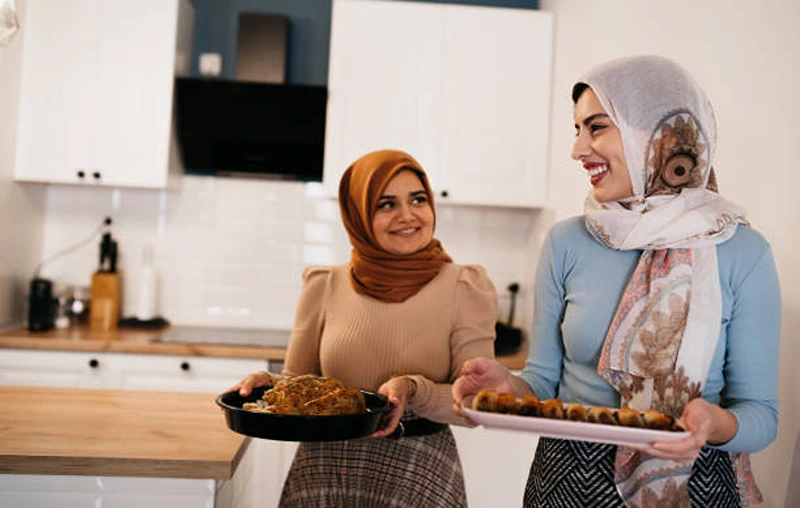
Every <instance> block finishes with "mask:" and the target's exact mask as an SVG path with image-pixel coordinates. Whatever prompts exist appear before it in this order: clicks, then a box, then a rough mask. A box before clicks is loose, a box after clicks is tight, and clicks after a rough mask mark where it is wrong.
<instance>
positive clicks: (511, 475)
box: [451, 425, 539, 506]
mask: <svg viewBox="0 0 800 508" xmlns="http://www.w3.org/2000/svg"><path fill="white" fill-rule="evenodd" d="M451 429H452V430H453V434H454V435H455V437H456V444H457V445H458V453H459V456H460V457H461V465H462V466H463V468H464V484H465V485H466V488H467V501H468V503H469V506H522V500H523V497H524V495H525V483H526V482H527V481H528V472H529V471H530V468H531V463H532V462H533V455H534V453H535V452H536V445H537V444H538V442H539V436H538V435H536V434H530V433H527V432H515V431H510V430H497V429H485V428H483V427H475V428H472V429H470V428H465V427H459V426H456V425H452V426H451Z"/></svg>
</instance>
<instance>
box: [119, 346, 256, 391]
mask: <svg viewBox="0 0 800 508" xmlns="http://www.w3.org/2000/svg"><path fill="white" fill-rule="evenodd" d="M114 356H115V366H114V367H115V368H114V380H113V383H114V387H115V388H119V389H124V390H153V391H171V392H175V391H176V392H205V393H222V392H223V391H225V390H227V389H228V388H230V387H231V386H233V385H234V384H236V383H237V382H238V381H240V380H241V379H242V378H244V377H245V376H246V375H247V374H249V373H251V372H255V371H259V370H266V369H267V362H266V361H265V360H248V359H238V358H207V357H197V356H192V357H180V356H167V355H132V354H124V355H123V354H120V355H114Z"/></svg>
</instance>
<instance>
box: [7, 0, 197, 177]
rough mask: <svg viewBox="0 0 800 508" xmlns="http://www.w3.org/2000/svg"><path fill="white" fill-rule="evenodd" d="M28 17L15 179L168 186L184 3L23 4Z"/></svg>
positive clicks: (185, 31)
mask: <svg viewBox="0 0 800 508" xmlns="http://www.w3.org/2000/svg"><path fill="white" fill-rule="evenodd" d="M24 14H25V18H24V19H23V20H22V23H21V25H22V27H23V28H22V33H21V36H22V39H23V42H22V43H23V54H22V76H21V87H20V105H19V108H20V109H19V126H18V132H17V147H16V164H15V168H14V177H15V179H17V180H20V181H33V182H49V183H75V184H80V183H87V184H96V185H113V186H135V187H154V188H161V187H165V186H166V184H167V180H168V175H169V170H170V167H171V166H172V169H173V171H175V172H178V171H179V169H180V168H177V167H175V163H176V161H175V160H174V158H173V160H170V155H171V136H172V134H173V133H172V131H171V126H172V89H173V82H174V77H175V76H176V74H177V75H187V74H188V72H189V58H188V56H187V55H189V54H190V52H191V35H192V34H191V29H192V24H193V23H192V19H193V7H192V6H191V3H190V1H189V0H139V1H136V2H130V1H126V0H29V1H28V2H27V3H26V9H25V11H24ZM187 19H188V20H189V21H188V22H187Z"/></svg>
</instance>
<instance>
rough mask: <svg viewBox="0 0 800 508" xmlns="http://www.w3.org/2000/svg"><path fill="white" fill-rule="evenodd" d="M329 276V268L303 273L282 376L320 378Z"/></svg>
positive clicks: (307, 270)
mask: <svg viewBox="0 0 800 508" xmlns="http://www.w3.org/2000/svg"><path fill="white" fill-rule="evenodd" d="M331 273H332V269H331V268H330V267H320V266H309V267H307V268H306V269H305V270H303V289H302V290H301V292H300V298H299V299H298V301H297V310H296V312H295V317H294V326H293V327H292V333H291V335H290V337H289V345H288V347H287V349H286V358H285V360H284V365H283V374H285V375H288V376H299V375H301V374H317V375H319V374H320V365H319V343H320V338H321V337H322V329H323V327H324V326H325V302H326V300H327V290H328V282H329V280H330V276H331Z"/></svg>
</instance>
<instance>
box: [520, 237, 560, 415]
mask: <svg viewBox="0 0 800 508" xmlns="http://www.w3.org/2000/svg"><path fill="white" fill-rule="evenodd" d="M557 259H558V256H557V255H556V253H555V245H554V244H553V234H552V233H551V234H549V235H548V236H547V239H546V241H545V243H544V245H543V247H542V253H541V256H540V258H539V265H538V267H537V270H536V282H535V286H534V319H533V329H532V332H531V340H530V348H529V350H528V359H527V360H526V362H525V368H524V370H523V371H522V374H521V377H522V379H524V380H525V382H527V383H528V385H529V386H530V387H531V390H533V393H535V394H536V395H537V397H539V398H541V399H550V398H553V397H555V396H556V394H557V388H558V383H559V379H560V378H561V369H562V357H563V356H564V346H563V340H562V337H561V321H562V319H563V316H564V307H565V306H566V301H565V298H564V295H565V292H564V284H563V281H562V275H561V272H562V267H560V266H558V264H557Z"/></svg>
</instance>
